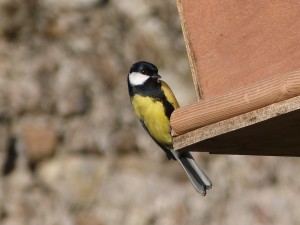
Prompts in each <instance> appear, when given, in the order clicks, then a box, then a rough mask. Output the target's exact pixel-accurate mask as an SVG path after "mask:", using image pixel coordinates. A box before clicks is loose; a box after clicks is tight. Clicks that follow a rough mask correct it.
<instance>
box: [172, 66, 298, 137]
mask: <svg viewBox="0 0 300 225" xmlns="http://www.w3.org/2000/svg"><path fill="white" fill-rule="evenodd" d="M298 95H300V70H299V71H295V72H292V73H288V74H284V75H278V76H274V77H269V78H268V79H265V80H263V81H259V82H257V83H254V84H251V85H249V86H247V87H241V88H238V89H236V90H235V91H231V92H227V93H225V94H223V95H220V96H215V97H211V98H209V99H205V100H202V101H200V102H197V103H194V104H191V105H189V106H186V107H181V108H179V109H176V110H175V111H174V112H173V113H172V115H171V127H172V129H173V132H174V133H175V134H176V135H181V134H184V133H187V132H189V131H192V130H195V129H197V128H200V127H203V126H206V125H209V124H213V123H216V122H218V121H222V120H225V119H228V118H231V117H234V116H237V115H240V114H243V113H246V112H250V111H253V110H256V109H259V108H262V107H265V106H267V105H270V104H273V103H276V102H280V101H283V100H286V99H289V98H292V97H294V96H298Z"/></svg>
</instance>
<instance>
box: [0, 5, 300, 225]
mask: <svg viewBox="0 0 300 225" xmlns="http://www.w3.org/2000/svg"><path fill="white" fill-rule="evenodd" d="M137 60H148V61H151V62H154V63H155V64H157V65H158V66H159V68H161V70H160V74H162V75H163V77H164V80H166V81H167V82H168V83H169V84H170V86H171V87H172V88H173V89H174V91H175V94H176V96H178V99H179V102H180V103H181V104H182V105H185V104H188V103H190V102H192V101H194V100H195V99H196V96H195V93H194V87H193V85H192V80H191V75H190V71H189V66H188V62H187V56H186V52H185V46H184V42H183V37H182V33H181V28H180V23H179V20H178V14H177V9H176V6H175V1H172V0H166V1H159V0H153V1H145V0H111V1H109V0H89V1H83V0H76V1H73V0H60V1H58V0H55V1H51V0H27V1H24V0H1V1H0V169H1V175H0V224H1V225H19V224H20V225H23V224H28V225H35V224H45V225H55V224H60V225H73V224H75V225H77V224H78V225H106V224H124V225H127V224H128V225H135V224H137V225H140V224H164V225H168V224H172V225H174V224H191V225H196V224H197V225H198V224H207V225H214V224H224V225H226V224H230V225H231V224H235V223H238V224H244V225H247V224H280V225H281V224H300V216H299V213H298V209H299V208H300V201H299V200H300V199H299V197H298V193H299V191H300V181H299V179H296V176H297V171H299V170H300V164H299V159H297V158H280V157H279V158H275V157H249V156H222V155H218V156H214V155H212V156H211V155H200V154H197V155H196V154H195V155H196V157H197V159H198V161H199V164H201V165H202V167H203V168H204V169H205V171H206V172H207V173H208V174H209V176H210V177H211V179H212V181H213V184H214V186H213V189H212V190H211V191H209V192H208V195H207V196H206V197H201V196H199V195H198V194H197V193H196V192H195V191H194V189H193V187H192V185H191V184H190V183H189V182H188V181H187V178H186V176H185V174H184V172H183V171H182V169H181V168H180V166H179V165H178V164H177V163H176V162H169V161H167V160H166V158H165V155H164V154H163V153H162V151H160V150H159V148H158V147H157V146H156V145H155V144H154V143H153V142H152V140H151V139H150V138H149V137H148V136H147V134H146V132H144V131H143V129H142V128H141V126H140V124H139V123H138V121H137V119H136V118H135V116H134V115H133V112H132V109H131V105H130V103H129V98H128V93H127V83H126V76H127V72H128V70H129V67H130V65H131V64H132V63H133V62H135V61H137ZM253 141H255V140H253ZM32 163H34V165H33V164H32Z"/></svg>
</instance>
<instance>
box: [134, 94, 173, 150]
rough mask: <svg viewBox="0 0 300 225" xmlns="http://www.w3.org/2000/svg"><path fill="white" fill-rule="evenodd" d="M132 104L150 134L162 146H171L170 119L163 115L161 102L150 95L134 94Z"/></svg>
mask: <svg viewBox="0 0 300 225" xmlns="http://www.w3.org/2000/svg"><path fill="white" fill-rule="evenodd" d="M132 105H133V107H134V110H135V112H136V114H137V116H138V117H139V119H141V120H143V121H144V123H145V125H146V127H147V129H148V131H149V133H150V134H151V136H152V137H153V138H154V139H155V140H156V141H157V142H159V143H160V144H162V145H163V146H166V147H172V137H171V135H170V121H169V118H168V117H167V116H166V115H165V112H164V107H163V104H162V102H160V101H157V100H153V99H152V98H150V97H145V96H141V95H134V96H133V98H132Z"/></svg>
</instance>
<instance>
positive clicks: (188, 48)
mask: <svg viewBox="0 0 300 225" xmlns="http://www.w3.org/2000/svg"><path fill="white" fill-rule="evenodd" d="M176 2H177V10H178V13H179V18H180V23H181V29H182V33H183V38H184V42H185V47H186V52H187V56H188V59H189V64H190V68H191V72H192V78H193V82H194V87H195V91H196V95H197V98H198V100H200V99H202V91H201V88H200V83H199V81H198V76H197V69H196V68H197V67H196V64H195V57H194V53H193V51H192V50H191V43H190V38H189V33H188V30H187V28H186V22H185V19H184V18H185V17H184V13H183V11H184V10H183V6H182V2H181V0H177V1H176Z"/></svg>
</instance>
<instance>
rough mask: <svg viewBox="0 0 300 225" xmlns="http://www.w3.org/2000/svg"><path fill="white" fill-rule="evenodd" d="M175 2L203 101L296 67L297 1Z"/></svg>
mask: <svg viewBox="0 0 300 225" xmlns="http://www.w3.org/2000/svg"><path fill="white" fill-rule="evenodd" d="M177 4H178V8H179V11H180V14H181V18H182V24H183V26H182V28H183V30H184V34H186V35H185V40H186V47H187V49H188V52H189V55H190V56H191V57H189V58H190V64H191V66H192V71H194V73H196V74H195V75H194V77H195V83H196V84H197V85H198V89H199V90H201V96H202V98H203V99H207V98H210V97H212V96H216V95H220V94H223V93H226V92H228V91H232V90H234V89H237V88H240V87H243V86H247V85H249V84H253V83H255V82H257V81H260V80H264V79H266V78H270V77H272V76H274V75H276V74H285V73H287V72H290V71H295V70H297V69H300V19H299V18H300V1H299V0H272V1H268V0H245V1H238V0H223V1H218V0H210V1H206V0H197V1H190V0H178V1H177ZM199 96H200V95H199Z"/></svg>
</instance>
